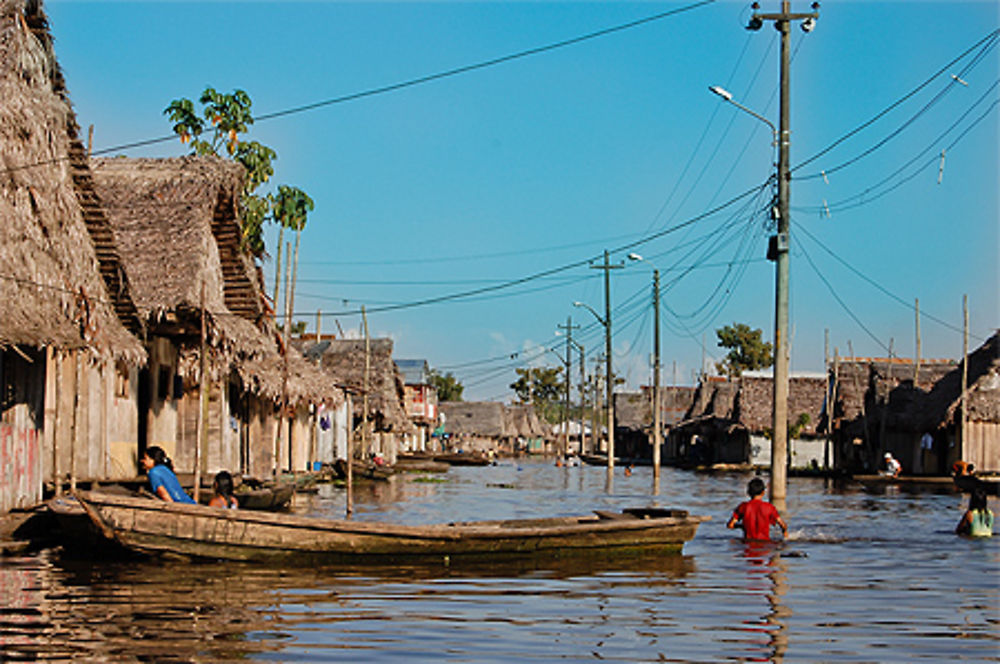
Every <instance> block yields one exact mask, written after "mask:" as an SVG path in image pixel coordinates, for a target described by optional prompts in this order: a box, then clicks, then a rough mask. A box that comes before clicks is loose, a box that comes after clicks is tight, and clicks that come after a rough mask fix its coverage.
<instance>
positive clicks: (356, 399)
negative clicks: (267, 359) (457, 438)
mask: <svg viewBox="0 0 1000 664" xmlns="http://www.w3.org/2000/svg"><path fill="white" fill-rule="evenodd" d="M296 343H297V345H299V346H300V347H302V348H303V349H304V353H305V356H306V358H308V359H309V360H310V361H315V362H318V363H319V367H320V368H321V369H322V370H323V371H324V372H325V373H326V375H327V376H328V377H330V378H331V379H332V380H333V381H334V382H335V383H336V384H337V385H339V386H341V387H343V388H344V389H346V390H347V391H348V392H350V393H351V394H352V395H353V398H352V399H351V401H352V406H353V410H354V413H353V415H354V416H353V424H352V431H354V440H355V442H356V443H358V444H356V445H355V447H354V451H355V455H361V456H373V455H375V454H381V455H382V456H383V457H384V458H385V459H386V460H387V461H388V462H389V463H395V461H396V454H397V452H398V451H399V447H400V442H401V439H402V437H403V436H405V435H408V434H413V433H414V430H415V428H414V426H413V424H412V423H411V422H410V420H409V418H408V417H407V415H406V410H405V408H404V406H403V397H404V386H403V376H402V374H401V373H400V371H399V369H398V368H397V367H396V364H395V363H394V362H393V361H392V346H393V344H392V339H369V340H368V341H366V340H365V339H334V338H329V337H327V336H326V335H324V336H323V337H322V339H321V340H320V341H319V342H318V343H314V342H311V341H305V340H302V341H299V342H296ZM365 422H367V427H363V426H362V425H363V424H364V423H365ZM369 434H370V435H369Z"/></svg>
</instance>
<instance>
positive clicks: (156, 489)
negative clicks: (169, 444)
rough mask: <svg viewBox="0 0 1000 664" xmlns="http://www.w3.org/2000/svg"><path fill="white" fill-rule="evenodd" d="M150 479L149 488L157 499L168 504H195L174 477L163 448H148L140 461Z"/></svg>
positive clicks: (171, 465)
mask: <svg viewBox="0 0 1000 664" xmlns="http://www.w3.org/2000/svg"><path fill="white" fill-rule="evenodd" d="M140 461H141V463H142V467H143V468H145V469H146V475H147V476H148V477H149V487H150V489H152V491H153V493H154V494H155V495H156V497H157V498H161V499H163V500H165V501H167V502H168V503H190V504H192V505H193V504H194V500H192V499H191V496H189V495H187V493H186V492H185V491H184V489H183V488H182V487H181V483H180V481H178V479H177V476H176V475H174V467H173V464H172V463H170V458H169V457H168V456H167V453H166V452H164V451H163V448H162V447H157V446H155V445H154V446H153V447H148V448H146V452H145V453H144V454H143V455H142V459H141V460H140Z"/></svg>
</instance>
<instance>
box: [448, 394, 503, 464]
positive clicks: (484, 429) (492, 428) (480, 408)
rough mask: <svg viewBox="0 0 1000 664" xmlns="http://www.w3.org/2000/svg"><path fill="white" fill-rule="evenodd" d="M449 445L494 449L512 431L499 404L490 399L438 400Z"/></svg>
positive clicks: (464, 449) (465, 449) (469, 449)
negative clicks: (440, 401) (441, 401)
mask: <svg viewBox="0 0 1000 664" xmlns="http://www.w3.org/2000/svg"><path fill="white" fill-rule="evenodd" d="M441 414H442V415H444V430H445V433H446V434H447V436H448V443H447V444H448V447H449V449H452V450H455V451H462V452H485V451H488V450H496V449H497V448H499V447H500V446H501V445H502V444H503V443H504V442H507V439H508V438H509V437H511V436H512V435H514V432H512V431H511V430H510V428H509V427H508V425H507V417H506V414H505V409H504V406H503V404H501V403H497V402H493V401H445V402H443V403H441Z"/></svg>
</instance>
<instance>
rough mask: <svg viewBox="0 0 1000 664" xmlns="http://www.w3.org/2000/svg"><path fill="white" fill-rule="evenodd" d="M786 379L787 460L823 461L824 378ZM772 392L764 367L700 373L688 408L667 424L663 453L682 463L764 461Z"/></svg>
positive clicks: (792, 462) (802, 465)
mask: <svg viewBox="0 0 1000 664" xmlns="http://www.w3.org/2000/svg"><path fill="white" fill-rule="evenodd" d="M788 383H789V384H788V425H787V426H788V428H789V448H790V456H789V463H790V465H791V466H792V467H797V468H805V467H810V466H824V465H829V464H828V462H827V459H828V457H829V454H828V451H827V449H826V441H825V438H824V437H823V436H824V434H825V431H826V428H825V427H826V410H825V408H826V390H827V378H826V376H825V375H823V374H819V375H809V374H803V373H796V374H793V375H792V376H791V377H790V378H789V381H788ZM773 397H774V379H773V378H772V376H771V374H770V373H769V372H749V371H748V372H744V373H743V375H742V376H740V377H739V378H733V379H729V378H723V377H714V376H712V377H706V378H705V379H703V380H702V382H701V384H699V386H698V387H697V388H696V390H695V395H694V399H693V403H692V405H691V409H690V411H689V412H688V413H687V415H686V416H685V417H684V419H683V420H681V421H680V422H676V423H675V425H674V426H673V427H672V428H671V430H670V439H669V441H668V444H667V452H666V454H665V455H664V458H666V459H669V460H671V461H674V462H676V463H679V464H682V465H685V464H695V465H708V464H735V465H746V466H758V467H759V466H767V465H769V464H770V462H771V427H772V422H771V412H772V403H773Z"/></svg>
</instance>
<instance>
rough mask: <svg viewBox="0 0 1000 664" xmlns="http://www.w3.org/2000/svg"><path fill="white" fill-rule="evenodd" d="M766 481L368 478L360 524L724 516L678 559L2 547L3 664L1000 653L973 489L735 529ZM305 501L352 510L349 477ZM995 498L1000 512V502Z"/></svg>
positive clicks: (821, 503)
mask: <svg viewBox="0 0 1000 664" xmlns="http://www.w3.org/2000/svg"><path fill="white" fill-rule="evenodd" d="M748 479H749V476H748V475H741V474H726V475H703V474H694V473H690V472H685V471H677V470H672V469H665V470H664V473H663V477H662V480H661V483H660V493H659V495H657V496H653V495H652V491H651V488H652V481H651V474H650V469H649V468H637V469H636V470H635V472H634V474H633V475H632V476H631V477H625V476H624V475H623V473H622V470H621V469H617V475H616V477H615V478H614V483H613V486H612V487H611V491H610V492H609V491H608V487H607V486H606V474H605V469H604V468H600V467H582V468H579V467H571V468H556V467H554V466H552V465H550V463H548V462H540V461H526V462H520V463H514V462H511V461H506V462H503V463H502V465H499V466H496V467H485V468H481V467H479V468H477V467H464V468H463V467H455V468H452V469H451V470H450V471H449V472H448V473H444V474H440V475H433V476H421V475H402V476H397V477H395V478H394V479H393V481H392V482H390V483H384V484H374V485H361V486H360V487H359V488H358V491H357V492H356V496H355V515H354V518H355V519H357V520H364V521H390V522H398V523H409V524H423V523H434V522H445V521H453V520H471V519H492V518H518V517H531V516H540V515H553V516H554V515H570V514H583V513H587V512H589V511H591V510H594V509H609V508H622V507H632V506H647V505H658V506H663V507H680V508H684V509H688V510H690V511H691V512H693V513H695V514H707V515H711V516H712V519H713V520H712V521H709V522H707V523H705V524H702V526H701V527H700V529H699V531H698V534H697V536H696V537H695V539H694V540H693V541H691V542H689V543H688V544H687V545H685V547H684V551H683V554H681V555H675V556H665V557H657V556H648V557H641V558H633V559H627V560H620V561H611V560H596V561H595V560H588V561H583V562H581V561H556V562H551V563H550V562H547V561H536V562H534V563H532V564H530V565H528V564H525V563H511V564H504V565H493V566H490V565H485V566H477V567H449V566H446V565H444V564H443V563H442V564H441V565H426V566H415V567H399V566H396V567H391V568H386V567H380V568H374V569H372V568H345V567H336V568H333V567H331V568H294V567H292V568H269V567H261V566H254V565H241V564H216V563H213V564H191V563H187V562H182V561H145V560H143V561H128V562H90V561H80V560H74V559H69V558H67V557H65V556H63V555H62V554H61V553H60V552H59V551H57V550H47V551H42V552H38V553H34V554H30V555H25V556H21V557H9V558H5V559H2V560H0V607H2V608H0V660H3V661H58V660H67V659H78V660H81V661H157V662H207V661H232V660H244V661H281V662H284V661H290V662H310V661H312V662H321V661H342V662H369V661H370V662H391V661H408V662H409V661H427V662H431V661H434V662H437V661H451V662H512V661H522V662H545V661H582V660H593V661H602V660H605V661H606V660H610V661H619V662H662V661H667V662H718V661H779V662H780V661H788V662H913V661H927V662H941V661H946V660H952V659H955V660H960V661H971V662H987V661H997V660H998V658H1000V574H998V570H1000V537H994V538H992V539H991V540H983V541H973V540H968V539H963V538H959V537H956V536H955V535H954V534H953V529H954V526H955V524H956V522H957V521H958V519H959V517H960V516H961V512H962V510H963V509H964V504H965V498H964V497H962V496H960V495H959V494H954V493H930V492H914V493H910V492H902V491H897V490H893V489H888V490H885V491H881V492H867V491H865V490H864V489H863V488H862V487H860V486H858V485H847V486H843V487H836V486H834V485H833V484H832V483H829V482H824V481H823V480H816V479H797V478H792V479H790V480H789V490H788V509H787V515H786V516H787V521H788V523H789V527H790V538H789V541H788V542H786V543H785V544H782V545H774V546H770V547H768V546H747V545H745V544H743V543H742V542H741V541H739V539H738V538H737V537H736V536H735V534H734V533H735V532H736V531H730V530H727V529H726V528H725V522H726V520H727V518H728V516H729V513H730V512H731V510H732V508H733V507H734V506H735V505H736V504H737V503H738V502H739V501H741V500H743V498H744V496H745V488H746V483H747V481H748ZM297 500H298V501H299V502H297V503H296V505H295V507H294V511H296V512H299V513H308V514H312V515H316V516H324V517H333V518H340V517H341V516H342V515H343V510H344V493H343V490H342V489H338V488H334V487H332V486H323V487H322V489H321V492H320V493H319V494H318V495H314V496H304V497H297ZM991 507H992V508H993V509H994V511H997V509H998V505H997V504H996V502H995V501H991Z"/></svg>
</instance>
